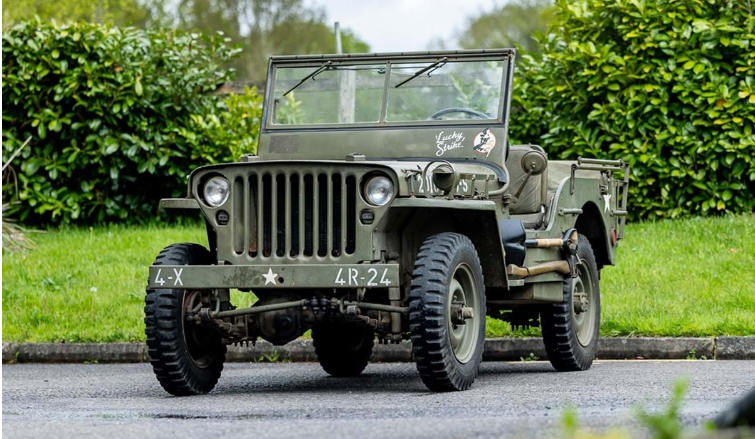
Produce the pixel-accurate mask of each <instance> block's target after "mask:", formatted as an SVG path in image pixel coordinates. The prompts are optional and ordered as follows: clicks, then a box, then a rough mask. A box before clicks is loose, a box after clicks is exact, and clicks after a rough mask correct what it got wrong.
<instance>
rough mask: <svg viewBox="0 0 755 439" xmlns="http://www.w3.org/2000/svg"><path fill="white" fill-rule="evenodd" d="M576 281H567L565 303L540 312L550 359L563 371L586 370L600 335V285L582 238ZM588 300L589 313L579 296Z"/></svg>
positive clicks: (550, 306) (593, 263) (585, 243)
mask: <svg viewBox="0 0 755 439" xmlns="http://www.w3.org/2000/svg"><path fill="white" fill-rule="evenodd" d="M577 257H578V258H579V264H578V265H577V272H578V276H577V278H571V277H570V278H568V279H566V280H565V281H564V300H563V302H561V303H557V304H553V305H547V306H545V307H543V309H542V310H541V312H540V321H541V325H542V330H543V342H544V343H545V351H546V352H547V354H548V360H550V362H551V365H553V367H554V368H555V369H556V370H557V371H560V372H568V371H579V370H587V369H589V368H590V366H591V365H592V362H593V360H595V353H596V351H597V349H598V338H599V334H600V282H599V279H598V266H597V264H596V262H595V255H594V253H593V251H592V246H591V245H590V241H589V240H588V239H587V237H585V236H584V235H579V249H578V250H577ZM581 295H584V297H585V299H586V307H587V308H586V310H585V309H584V305H583V302H581V301H580V300H579V296H581Z"/></svg>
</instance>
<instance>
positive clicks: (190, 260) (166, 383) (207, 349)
mask: <svg viewBox="0 0 755 439" xmlns="http://www.w3.org/2000/svg"><path fill="white" fill-rule="evenodd" d="M212 259H213V258H212V255H211V254H210V252H209V251H207V249H205V248H204V247H202V246H201V245H199V244H172V245H169V246H168V247H165V249H163V250H162V251H161V252H160V254H159V255H158V256H157V259H155V262H154V264H153V265H209V264H212V263H213V262H214V261H213V260H212ZM188 297H189V294H187V291H186V290H176V289H170V290H169V289H147V296H146V298H145V306H144V324H145V331H144V332H145V334H146V335H147V349H148V353H149V358H150V363H152V369H153V370H154V372H155V376H156V377H157V380H158V381H159V382H160V385H161V386H162V387H163V389H165V390H166V391H167V392H168V393H170V394H171V395H176V396H186V395H198V394H202V393H207V392H209V391H210V390H212V389H213V388H214V387H215V385H216V384H217V382H218V379H219V378H220V373H221V372H222V370H223V362H224V361H225V353H226V346H225V344H223V342H222V338H221V336H220V334H218V333H217V332H215V331H214V330H212V329H210V328H207V327H204V326H195V325H189V323H187V322H186V319H185V313H184V300H185V299H186V298H188Z"/></svg>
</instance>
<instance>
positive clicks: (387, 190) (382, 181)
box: [364, 175, 393, 206]
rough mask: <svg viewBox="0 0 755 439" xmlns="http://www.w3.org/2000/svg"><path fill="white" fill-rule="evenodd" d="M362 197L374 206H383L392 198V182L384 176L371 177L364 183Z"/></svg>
mask: <svg viewBox="0 0 755 439" xmlns="http://www.w3.org/2000/svg"><path fill="white" fill-rule="evenodd" d="M364 198H365V199H366V200H367V202H368V203H370V204H372V205H375V206H385V205H386V204H388V202H389V201H391V198H393V182H392V181H391V179H390V178H388V177H385V176H382V175H380V176H377V177H372V178H370V179H369V180H367V183H366V184H365V185H364Z"/></svg>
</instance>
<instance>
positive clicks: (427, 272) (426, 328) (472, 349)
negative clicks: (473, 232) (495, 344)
mask: <svg viewBox="0 0 755 439" xmlns="http://www.w3.org/2000/svg"><path fill="white" fill-rule="evenodd" d="M454 307H456V308H455V309H456V310H459V309H460V308H472V310H473V316H472V317H470V318H468V319H466V320H463V323H460V320H459V319H458V317H456V318H454V317H452V314H455V313H452V310H453V309H454ZM409 329H410V331H411V338H412V346H413V353H414V360H415V361H416V362H417V370H418V371H419V374H420V377H422V381H423V382H424V383H425V385H426V386H427V387H428V388H429V389H430V390H433V391H451V390H466V389H468V388H470V387H471V386H472V383H474V380H475V378H476V377H477V372H478V370H479V368H480V362H481V361H482V351H483V348H484V344H485V285H484V283H483V278H482V267H481V266H480V259H479V258H478V256H477V251H476V250H475V247H474V245H473V244H472V241H470V240H469V238H467V237H466V236H464V235H460V234H458V233H440V234H438V235H434V236H431V237H429V238H427V239H426V240H425V242H424V243H423V244H422V247H420V250H419V253H418V254H417V260H416V262H415V264H414V272H413V273H412V285H411V291H410V293H409Z"/></svg>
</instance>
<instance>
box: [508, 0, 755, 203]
mask: <svg viewBox="0 0 755 439" xmlns="http://www.w3.org/2000/svg"><path fill="white" fill-rule="evenodd" d="M557 6H558V12H557V14H556V18H555V22H554V24H553V25H552V27H551V30H550V32H549V34H548V35H546V36H545V37H543V38H542V39H541V44H542V48H543V49H542V51H543V55H542V58H540V59H532V58H529V59H525V60H524V62H523V64H522V65H520V66H523V67H524V78H522V75H521V74H520V76H519V78H520V82H521V80H522V79H524V80H525V81H526V83H525V84H520V85H518V86H517V89H516V90H515V94H516V96H515V101H514V103H515V108H514V114H513V116H512V117H513V120H512V123H511V127H512V138H513V139H515V140H517V141H525V142H526V141H537V140H538V137H540V140H541V142H542V144H543V146H544V147H545V148H546V150H547V151H549V152H550V154H551V156H552V157H557V156H560V157H564V158H567V157H569V158H574V157H576V156H580V155H581V156H588V157H593V156H594V157H602V158H623V159H625V160H628V161H630V162H631V164H632V183H631V185H630V192H631V198H630V207H631V209H630V210H632V211H633V213H634V214H635V215H636V216H642V217H650V218H653V217H677V216H680V215H685V214H700V213H711V212H724V211H731V212H749V211H752V210H753V208H754V207H755V197H754V196H753V194H754V193H755V133H753V128H754V127H755V32H754V31H753V27H754V26H755V18H754V17H753V11H752V10H751V9H750V2H747V1H745V0H725V1H723V0H694V1H684V2H679V1H673V0H619V1H616V0H581V1H568V0H558V1H557ZM520 73H521V71H520Z"/></svg>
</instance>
